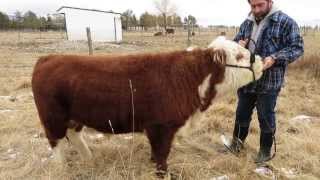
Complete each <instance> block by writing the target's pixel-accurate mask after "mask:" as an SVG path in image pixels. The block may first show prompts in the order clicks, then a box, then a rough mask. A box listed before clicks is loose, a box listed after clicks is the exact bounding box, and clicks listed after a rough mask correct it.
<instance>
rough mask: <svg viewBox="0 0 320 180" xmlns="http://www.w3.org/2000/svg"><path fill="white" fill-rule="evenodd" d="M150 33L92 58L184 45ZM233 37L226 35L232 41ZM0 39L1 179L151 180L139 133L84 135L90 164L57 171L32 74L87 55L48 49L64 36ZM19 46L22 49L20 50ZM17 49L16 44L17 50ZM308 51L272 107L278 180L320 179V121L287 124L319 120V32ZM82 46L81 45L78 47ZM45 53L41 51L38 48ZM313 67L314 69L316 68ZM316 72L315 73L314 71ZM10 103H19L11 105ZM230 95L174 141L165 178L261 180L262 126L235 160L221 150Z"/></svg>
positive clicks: (204, 37)
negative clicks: (67, 56) (64, 57)
mask: <svg viewBox="0 0 320 180" xmlns="http://www.w3.org/2000/svg"><path fill="white" fill-rule="evenodd" d="M152 34H153V33H152V32H150V33H127V34H124V43H123V44H121V45H120V46H119V47H118V46H109V45H101V46H99V48H96V50H95V54H106V53H128V52H141V51H167V50H172V49H181V48H185V47H186V41H187V39H186V36H185V34H184V33H183V32H179V33H178V34H177V35H176V36H174V37H171V36H170V37H153V36H152ZM217 34H218V32H201V33H200V35H196V36H195V37H193V42H194V43H193V44H194V45H198V46H201V47H205V46H206V45H207V44H208V43H209V42H210V40H211V39H213V38H214V37H215V36H216V35H217ZM232 34H233V32H228V36H230V37H231V36H232ZM42 36H45V37H52V38H51V39H50V38H47V39H40V38H39V37H40V35H39V34H37V33H29V34H28V33H24V34H23V37H21V36H20V40H18V39H17V37H18V35H17V32H7V33H4V32H1V33H0V40H1V42H0V44H1V48H0V61H1V63H0V84H2V86H0V179H30V180H31V179H32V180H34V179H41V180H43V179H59V180H60V179H119V180H122V179H146V180H147V179H148V180H149V179H156V177H155V176H154V169H155V165H154V164H152V163H151V162H150V161H149V157H150V147H149V144H148V141H147V139H146V137H145V136H144V135H140V134H136V135H135V137H134V142H132V138H131V137H130V136H131V135H130V134H127V135H118V136H100V135H98V136H97V134H96V132H94V131H91V130H89V129H86V130H85V132H86V133H85V139H86V140H87V142H88V144H89V146H90V149H91V150H92V151H93V154H94V159H93V161H92V164H82V163H79V162H78V161H77V159H79V155H78V154H77V153H76V152H75V150H74V149H73V148H72V147H70V148H68V150H66V153H67V160H68V163H67V166H66V167H65V168H64V169H62V170H61V169H59V166H58V165H57V164H54V163H53V161H52V151H51V150H50V149H49V145H48V142H47V140H46V138H45V137H44V135H43V130H42V128H41V125H40V123H39V120H38V116H37V112H36V109H35V105H34V102H33V97H32V94H30V92H31V89H30V78H31V73H32V68H33V65H34V63H35V62H36V59H37V58H38V57H39V56H42V55H46V54H47V53H50V52H51V51H52V52H53V53H76V54H87V50H86V49H81V48H80V49H77V48H73V47H74V46H73V45H74V44H72V48H64V49H59V50H58V51H57V50H52V48H51V47H55V46H57V44H59V43H60V44H59V45H66V46H67V45H68V43H67V44H63V42H61V40H59V38H60V37H61V33H52V32H49V33H47V34H42ZM21 42H22V44H21ZM19 43H20V45H19ZM305 43H306V53H305V57H304V58H303V59H301V60H300V62H298V63H296V64H294V65H292V66H291V67H290V68H289V71H288V73H287V75H288V76H287V84H286V86H285V87H284V88H283V90H282V91H281V94H280V97H279V101H278V105H277V121H278V129H277V143H278V145H277V147H278V152H277V156H276V158H275V159H274V160H272V162H270V165H272V167H273V168H274V172H275V174H276V176H277V177H278V179H288V178H287V177H286V176H285V174H284V173H283V171H282V170H281V168H285V169H292V170H293V171H294V172H295V174H296V176H297V177H296V178H295V179H319V178H320V173H319V172H320V171H319V170H320V169H319V167H320V154H319V150H320V144H319V142H318V141H319V138H320V134H319V128H320V120H319V121H314V122H310V123H298V124H296V123H292V122H291V121H290V119H291V118H293V117H295V116H297V115H301V114H304V115H309V116H314V117H318V118H319V117H320V106H319V104H320V91H319V88H320V82H319V78H318V76H317V72H318V69H317V68H318V65H319V62H320V54H319V51H318V50H319V49H320V34H319V35H316V36H314V35H311V36H310V37H309V36H306V37H305ZM80 44H81V43H80ZM44 46H46V47H49V48H47V49H46V50H45V51H42V50H41V49H43V47H44ZM315 64H316V65H315ZM314 66H317V68H314ZM10 97H15V99H16V100H14V101H11V100H10ZM236 103H237V101H236V98H235V97H234V96H232V97H228V98H225V99H221V100H220V101H218V102H216V103H215V104H214V105H213V106H212V107H210V109H208V110H207V112H206V113H205V114H204V116H203V118H202V119H201V121H199V123H196V124H197V126H196V128H193V129H192V131H190V132H189V136H187V137H180V138H176V141H175V142H174V144H173V147H172V150H171V154H170V156H169V160H168V163H169V169H170V172H172V173H173V174H175V175H176V176H177V179H210V178H213V177H216V176H221V175H225V174H226V175H227V176H228V177H229V178H230V179H265V178H263V177H260V176H259V175H257V174H255V173H254V172H253V170H254V169H255V164H254V163H253V157H254V156H255V155H256V153H257V148H258V141H259V127H258V123H257V117H256V115H254V117H253V122H252V127H251V129H250V135H249V137H248V140H247V144H246V147H247V150H246V151H247V153H246V154H243V155H242V156H241V157H239V158H237V157H234V156H232V155H230V154H227V153H225V152H224V147H223V145H222V144H221V142H220V139H219V136H220V135H221V133H222V132H224V133H226V134H229V135H230V134H231V132H232V129H233V121H234V113H235V108H236Z"/></svg>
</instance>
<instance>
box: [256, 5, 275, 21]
mask: <svg viewBox="0 0 320 180" xmlns="http://www.w3.org/2000/svg"><path fill="white" fill-rule="evenodd" d="M271 7H272V6H271V4H268V9H267V10H266V11H265V12H261V13H259V14H253V15H254V17H255V19H256V21H257V22H260V21H261V20H262V19H264V18H265V17H266V16H267V15H268V14H269V12H270V11H271Z"/></svg>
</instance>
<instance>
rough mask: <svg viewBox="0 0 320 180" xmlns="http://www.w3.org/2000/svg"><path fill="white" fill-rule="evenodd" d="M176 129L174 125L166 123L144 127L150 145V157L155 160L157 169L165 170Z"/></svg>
mask: <svg viewBox="0 0 320 180" xmlns="http://www.w3.org/2000/svg"><path fill="white" fill-rule="evenodd" d="M177 129H178V127H176V126H167V125H152V126H150V127H148V128H146V133H147V136H148V139H149V141H150V145H151V159H154V160H155V161H156V164H157V170H158V171H164V172H166V171H167V168H168V165H167V158H168V155H169V153H170V148H171V144H172V140H173V138H174V135H175V133H176V131H177Z"/></svg>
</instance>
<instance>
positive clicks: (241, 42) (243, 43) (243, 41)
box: [238, 39, 249, 47]
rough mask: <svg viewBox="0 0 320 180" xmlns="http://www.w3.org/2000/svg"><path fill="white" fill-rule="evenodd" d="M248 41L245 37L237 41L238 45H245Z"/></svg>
mask: <svg viewBox="0 0 320 180" xmlns="http://www.w3.org/2000/svg"><path fill="white" fill-rule="evenodd" d="M248 42H249V39H245V40H240V41H239V42H238V43H239V44H240V46H242V47H246V45H247V44H248Z"/></svg>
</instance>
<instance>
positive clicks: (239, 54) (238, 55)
mask: <svg viewBox="0 0 320 180" xmlns="http://www.w3.org/2000/svg"><path fill="white" fill-rule="evenodd" d="M243 57H244V56H243V54H242V53H238V54H237V55H236V60H237V61H238V62H239V61H241V59H242V58H243Z"/></svg>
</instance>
